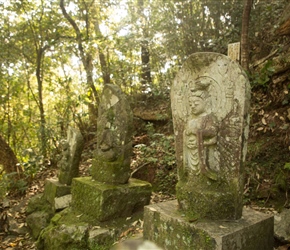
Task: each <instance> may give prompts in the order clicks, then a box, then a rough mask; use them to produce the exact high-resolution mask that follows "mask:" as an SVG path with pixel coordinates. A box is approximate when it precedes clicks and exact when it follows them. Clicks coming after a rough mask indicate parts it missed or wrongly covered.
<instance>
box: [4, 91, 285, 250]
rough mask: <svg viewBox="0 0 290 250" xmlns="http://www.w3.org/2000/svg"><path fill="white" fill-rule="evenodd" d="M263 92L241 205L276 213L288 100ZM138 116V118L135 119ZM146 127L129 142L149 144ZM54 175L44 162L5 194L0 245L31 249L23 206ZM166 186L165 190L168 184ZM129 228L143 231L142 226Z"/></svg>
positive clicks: (164, 129) (89, 146)
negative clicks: (19, 189)
mask: <svg viewBox="0 0 290 250" xmlns="http://www.w3.org/2000/svg"><path fill="white" fill-rule="evenodd" d="M266 93H267V91H264V90H260V91H257V92H254V93H253V94H252V109H251V126H250V136H249V142H248V155H247V160H246V164H245V189H244V197H245V199H244V202H245V205H247V206H251V207H252V208H254V209H256V210H259V211H262V212H267V213H272V214H275V213H278V212H280V211H281V210H282V209H284V208H289V207H290V198H289V197H288V192H289V188H290V159H289V150H290V106H289V105H288V102H284V101H283V100H282V101H281V100H280V101H277V100H276V99H275V96H274V95H273V94H272V95H271V94H269V93H268V94H266ZM168 100H169V99H164V100H163V102H162V103H160V99H158V105H160V107H162V108H161V109H162V113H163V115H164V112H165V113H166V112H167V111H166V110H169V101H168ZM155 101H156V100H155ZM145 106H146V108H145V109H147V110H150V107H155V108H154V111H152V113H153V112H154V113H155V114H156V105H155V104H154V101H153V102H152V100H148V102H145ZM138 122H140V119H139V120H138ZM151 122H152V121H151ZM152 123H153V125H154V131H156V132H158V133H159V134H160V133H164V134H167V135H170V134H171V133H172V124H171V123H170V121H169V122H168V121H167V122H165V123H164V122H160V121H158V122H154V121H153V122H152ZM136 127H138V128H140V124H137V125H136ZM145 127H146V126H145ZM151 129H152V128H151ZM147 132H148V127H147V130H144V129H143V130H140V129H139V131H138V132H137V134H136V135H135V143H134V144H135V145H137V144H139V145H140V144H145V145H150V136H148V134H147ZM95 142H96V140H95V139H93V140H91V141H89V142H87V143H86V147H85V151H84V153H83V157H82V164H81V167H80V172H81V175H82V176H87V175H89V167H90V166H91V160H92V152H93V150H94V147H95ZM134 152H135V154H134V156H133V162H136V161H137V159H138V166H144V168H147V169H150V173H151V174H150V175H149V176H146V177H145V179H146V180H149V181H152V176H153V177H155V183H156V182H158V178H160V175H157V174H156V171H155V172H154V168H152V164H147V163H146V160H145V159H144V160H142V156H141V155H138V154H139V153H140V151H138V150H137V151H134ZM160 157H162V155H160ZM140 158H141V160H140ZM133 165H134V164H133ZM138 166H133V168H134V169H132V170H133V171H134V170H136V168H138ZM144 168H143V169H144ZM152 169H153V171H152ZM173 170H174V169H172V167H171V168H169V170H168V169H167V171H173ZM175 173H176V171H175ZM167 174H168V173H167ZM56 175H57V169H56V168H54V167H51V168H46V169H44V170H43V171H40V172H39V173H37V175H36V176H35V177H34V179H33V180H32V182H31V183H30V185H29V187H28V188H27V190H26V192H25V194H23V195H19V196H13V195H10V196H7V199H6V200H4V201H3V202H2V203H0V208H1V209H0V218H1V215H2V216H3V215H4V214H6V216H7V220H6V223H7V225H6V226H5V225H4V226H3V225H2V226H1V228H2V231H3V232H1V230H0V249H6V250H12V249H15V250H16V249H36V248H35V242H34V240H33V239H32V238H31V236H30V234H29V230H28V228H27V225H26V213H25V209H26V206H27V203H28V201H29V199H30V198H31V197H32V196H34V195H36V194H39V193H42V192H43V190H44V182H45V180H46V179H47V178H52V177H56ZM158 176H159V177H158ZM161 176H162V175H161ZM169 185H171V186H172V183H169ZM163 190H164V187H163ZM168 190H170V188H169V187H168ZM172 198H174V194H172V192H162V191H159V192H158V191H156V192H155V193H153V195H152V200H151V202H152V203H156V202H160V201H164V200H168V199H172ZM1 206H2V207H1ZM1 228H0V229H1ZM132 232H133V233H134V232H135V233H140V232H141V233H142V228H141V229H140V228H139V230H136V231H134V230H133V231H132ZM132 232H131V233H132ZM131 233H130V235H131ZM123 236H124V237H123V238H126V237H127V236H128V235H126V234H124V235H123ZM282 247H284V248H282ZM279 249H288V247H287V248H286V245H285V246H281V247H280V248H279Z"/></svg>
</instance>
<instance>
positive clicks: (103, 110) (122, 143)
mask: <svg viewBox="0 0 290 250" xmlns="http://www.w3.org/2000/svg"><path fill="white" fill-rule="evenodd" d="M132 135H133V115H132V111H131V108H130V106H129V103H128V102H127V100H126V95H125V94H124V93H123V92H122V91H121V90H120V88H119V87H117V86H115V85H112V84H107V85H105V87H104V90H103V94H102V97H101V101H100V106H99V117H98V122H97V138H98V139H97V150H96V154H95V157H94V161H93V166H92V177H93V179H95V180H97V181H100V182H107V183H119V184H124V183H127V182H128V179H129V177H130V160H131V153H132Z"/></svg>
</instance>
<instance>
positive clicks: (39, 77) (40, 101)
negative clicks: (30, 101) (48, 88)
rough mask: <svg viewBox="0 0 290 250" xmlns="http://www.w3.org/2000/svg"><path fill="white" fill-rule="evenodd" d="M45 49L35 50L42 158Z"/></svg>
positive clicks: (44, 140)
mask: <svg viewBox="0 0 290 250" xmlns="http://www.w3.org/2000/svg"><path fill="white" fill-rule="evenodd" d="M46 48H47V47H44V48H40V49H38V50H37V59H36V79H37V86H38V108H39V113H40V140H41V153H42V155H43V156H44V157H46V156H47V135H46V119H45V113H44V105H43V88H42V82H43V81H42V79H43V76H42V72H41V66H42V65H41V64H42V59H43V54H44V51H45V50H46Z"/></svg>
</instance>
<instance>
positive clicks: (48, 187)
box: [43, 179, 71, 207]
mask: <svg viewBox="0 0 290 250" xmlns="http://www.w3.org/2000/svg"><path fill="white" fill-rule="evenodd" d="M70 192H71V187H70V186H67V185H66V184H62V183H60V182H59V181H58V179H47V180H46V181H45V186H44V193H43V196H44V198H45V199H46V200H47V201H48V202H49V203H50V204H51V205H52V206H53V207H54V206H55V199H56V198H59V197H62V196H65V195H68V194H70Z"/></svg>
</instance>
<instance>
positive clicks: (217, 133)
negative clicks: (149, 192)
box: [143, 53, 273, 250]
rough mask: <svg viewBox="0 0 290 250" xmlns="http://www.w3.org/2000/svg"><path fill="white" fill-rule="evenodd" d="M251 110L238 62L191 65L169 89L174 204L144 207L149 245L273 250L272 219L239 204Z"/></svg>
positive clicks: (194, 61) (192, 60)
mask: <svg viewBox="0 0 290 250" xmlns="http://www.w3.org/2000/svg"><path fill="white" fill-rule="evenodd" d="M249 106H250V86H249V81H248V79H247V77H246V74H245V73H244V71H243V70H242V68H241V67H240V66H239V65H238V64H237V63H236V62H234V61H232V60H230V59H229V58H228V57H226V56H224V55H221V54H216V53H196V54H193V55H191V56H190V57H189V58H188V59H187V60H186V62H185V63H184V64H183V66H182V68H181V70H180V71H179V73H178V74H177V75H176V77H175V80H174V82H173V84H172V87H171V107H172V117H173V125H174V133H175V147H176V160H177V167H178V178H179V180H178V183H177V186H176V196H177V200H173V201H167V202H162V203H159V204H153V205H149V206H147V207H145V209H144V226H143V230H144V231H143V234H144V238H145V239H148V240H151V241H153V242H155V243H157V244H158V245H159V246H162V247H163V248H164V249H166V250H178V249H207V250H208V249H212V250H220V249H223V250H231V249H249V250H255V249H267V250H271V249H273V216H269V215H266V214H263V213H258V212H256V211H254V210H252V209H250V208H243V203H242V200H243V178H244V176H243V162H244V160H245V156H246V149H247V138H248V130H249ZM242 215H243V216H242Z"/></svg>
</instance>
